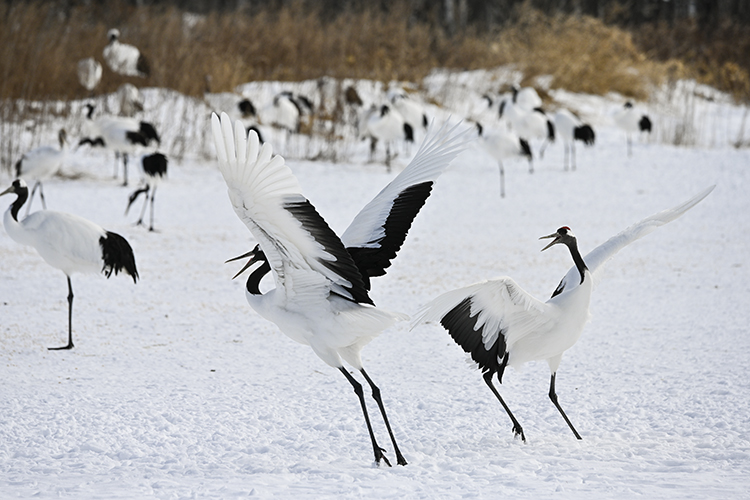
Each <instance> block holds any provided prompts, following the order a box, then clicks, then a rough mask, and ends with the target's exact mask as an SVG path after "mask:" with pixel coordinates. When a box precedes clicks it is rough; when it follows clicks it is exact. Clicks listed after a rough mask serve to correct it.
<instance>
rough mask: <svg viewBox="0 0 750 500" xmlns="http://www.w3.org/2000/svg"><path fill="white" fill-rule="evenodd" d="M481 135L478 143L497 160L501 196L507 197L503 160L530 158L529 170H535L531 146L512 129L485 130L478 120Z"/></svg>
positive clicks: (478, 131) (478, 130)
mask: <svg viewBox="0 0 750 500" xmlns="http://www.w3.org/2000/svg"><path fill="white" fill-rule="evenodd" d="M476 125H477V133H478V135H479V137H478V140H477V144H479V146H480V147H481V148H482V149H483V150H484V151H485V152H487V154H489V155H490V156H491V157H492V158H494V159H495V161H497V164H498V166H499V167H500V197H501V198H505V167H504V166H503V162H504V161H505V160H510V159H513V158H526V159H527V160H529V170H530V171H533V169H534V167H533V164H532V155H531V148H530V147H529V143H528V142H527V141H526V140H525V139H521V138H520V137H518V135H516V134H515V132H513V131H512V130H493V131H491V132H487V131H485V129H484V127H483V126H482V124H481V123H478V122H477V124H476Z"/></svg>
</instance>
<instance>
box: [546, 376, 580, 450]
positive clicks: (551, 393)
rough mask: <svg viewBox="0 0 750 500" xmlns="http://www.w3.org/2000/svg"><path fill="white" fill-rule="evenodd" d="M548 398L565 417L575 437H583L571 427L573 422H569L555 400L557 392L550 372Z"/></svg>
mask: <svg viewBox="0 0 750 500" xmlns="http://www.w3.org/2000/svg"><path fill="white" fill-rule="evenodd" d="M549 398H550V399H551V400H552V403H554V405H555V407H556V408H557V409H558V411H559V412H560V415H562V417H563V418H564V419H565V422H567V423H568V427H570V430H571V431H573V434H575V436H576V438H578V439H583V438H582V437H581V435H580V434H578V431H577V430H576V428H575V427H573V424H571V423H570V419H569V418H568V416H567V415H566V414H565V412H564V411H563V409H562V407H561V406H560V403H558V402H557V393H556V392H555V374H554V373H553V374H552V377H551V378H550V381H549Z"/></svg>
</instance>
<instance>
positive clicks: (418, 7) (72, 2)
mask: <svg viewBox="0 0 750 500" xmlns="http://www.w3.org/2000/svg"><path fill="white" fill-rule="evenodd" d="M21 1H22V0H21ZM26 1H28V0H26ZM48 1H52V2H53V3H57V4H60V5H61V6H62V7H64V8H65V7H74V6H81V5H83V6H92V5H97V4H99V5H106V3H107V2H108V0H48ZM5 2H6V3H8V4H13V3H20V2H19V0H5ZM129 2H130V3H131V4H132V5H133V6H145V5H149V6H158V5H163V6H173V7H177V8H180V9H182V10H187V11H192V12H196V13H204V14H205V13H208V12H212V11H233V10H250V11H252V10H255V9H261V8H262V9H264V10H275V9H282V8H285V7H289V6H290V5H292V4H302V5H303V6H305V7H309V8H312V9H315V10H317V11H319V12H320V13H321V14H322V15H324V16H325V15H336V14H337V13H340V12H342V11H345V10H348V9H349V10H363V9H373V8H376V9H381V10H384V11H388V10H390V9H392V8H394V7H396V6H398V7H400V8H404V7H406V9H407V10H408V11H409V12H410V13H411V16H412V17H413V18H414V19H415V20H421V21H425V20H426V21H429V20H434V21H438V22H440V23H442V24H443V25H444V27H445V28H446V29H447V30H448V31H450V32H455V31H460V30H462V29H464V28H467V27H475V28H478V29H480V30H492V29H496V28H501V27H502V26H503V25H504V24H505V23H508V22H512V20H513V11H514V8H515V7H517V6H519V5H521V4H528V5H530V6H532V7H534V8H535V9H537V10H539V11H541V12H542V13H544V14H546V15H555V14H558V13H562V14H574V15H587V16H592V17H596V18H598V19H601V20H603V21H604V22H606V23H612V24H617V25H620V26H626V27H635V26H639V25H641V24H643V23H654V22H666V23H674V22H678V21H682V20H686V19H690V20H694V21H695V22H697V23H698V24H699V25H700V26H701V27H705V28H711V27H715V26H717V25H718V24H719V23H720V22H721V21H723V20H731V21H733V22H735V23H739V24H741V25H748V24H750V0H438V1H433V0H129Z"/></svg>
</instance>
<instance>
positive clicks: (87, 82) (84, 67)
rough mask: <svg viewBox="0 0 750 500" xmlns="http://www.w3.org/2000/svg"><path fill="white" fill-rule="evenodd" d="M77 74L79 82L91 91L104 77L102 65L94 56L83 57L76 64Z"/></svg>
mask: <svg viewBox="0 0 750 500" xmlns="http://www.w3.org/2000/svg"><path fill="white" fill-rule="evenodd" d="M76 74H77V75H78V82H79V83H80V84H81V85H82V86H83V87H84V88H85V89H86V90H88V91H89V92H91V91H93V90H94V88H96V86H97V85H99V82H100V81H101V79H102V65H101V64H100V63H99V61H97V60H96V59H94V58H93V57H87V58H86V59H81V60H80V61H78V64H77V65H76Z"/></svg>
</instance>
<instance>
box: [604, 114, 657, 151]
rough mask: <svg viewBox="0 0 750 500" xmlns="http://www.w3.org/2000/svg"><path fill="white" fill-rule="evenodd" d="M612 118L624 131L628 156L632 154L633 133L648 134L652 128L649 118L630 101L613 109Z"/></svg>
mask: <svg viewBox="0 0 750 500" xmlns="http://www.w3.org/2000/svg"><path fill="white" fill-rule="evenodd" d="M612 119H613V121H614V123H615V125H617V126H618V127H619V128H620V129H622V130H623V131H624V132H625V136H626V140H627V144H628V156H631V155H632V154H633V135H634V134H641V133H642V132H647V133H649V134H650V133H651V128H652V123H651V119H650V118H649V117H648V115H647V114H646V113H644V112H643V111H641V110H640V109H638V107H636V106H634V105H633V103H632V102H630V101H628V102H626V103H625V104H624V105H623V106H622V107H621V108H620V109H618V110H617V111H615V114H614V116H613V117H612Z"/></svg>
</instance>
